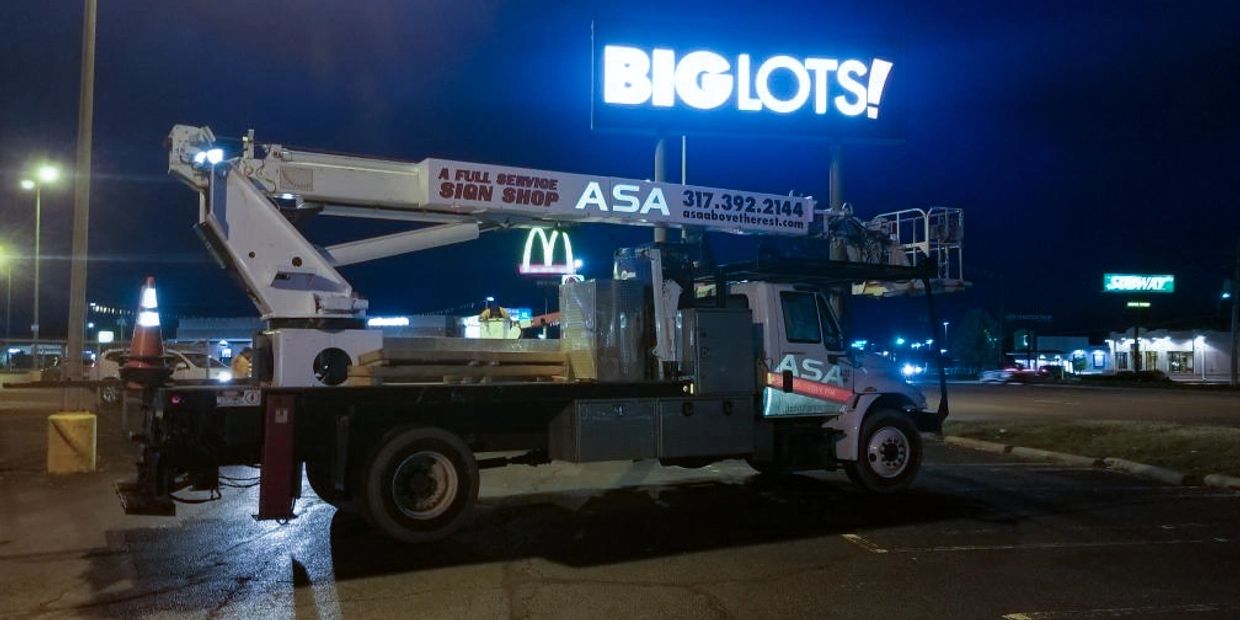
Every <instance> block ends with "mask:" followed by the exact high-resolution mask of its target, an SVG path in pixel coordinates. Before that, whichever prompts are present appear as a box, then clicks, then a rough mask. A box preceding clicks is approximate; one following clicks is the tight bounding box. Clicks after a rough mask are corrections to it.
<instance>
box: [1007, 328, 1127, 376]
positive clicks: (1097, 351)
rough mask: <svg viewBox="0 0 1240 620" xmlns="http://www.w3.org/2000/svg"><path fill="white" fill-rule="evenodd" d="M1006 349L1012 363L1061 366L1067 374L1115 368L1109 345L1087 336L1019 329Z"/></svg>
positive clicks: (1038, 367)
mask: <svg viewBox="0 0 1240 620" xmlns="http://www.w3.org/2000/svg"><path fill="white" fill-rule="evenodd" d="M1012 344H1013V345H1014V350H1012V351H1009V352H1007V354H1006V355H1007V357H1008V359H1009V360H1011V361H1012V362H1013V363H1016V364H1020V365H1021V366H1023V367H1025V368H1029V369H1031V370H1041V369H1043V368H1046V367H1054V368H1062V369H1063V372H1064V374H1069V375H1101V374H1107V373H1112V372H1115V365H1114V357H1113V355H1112V351H1111V347H1110V346H1109V345H1091V344H1089V338H1088V337H1086V336H1042V335H1039V336H1036V337H1033V338H1032V339H1030V338H1028V337H1027V336H1026V334H1022V333H1018V334H1017V335H1016V340H1015V341H1014V342H1013V343H1012Z"/></svg>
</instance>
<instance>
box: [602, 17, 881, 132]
mask: <svg viewBox="0 0 1240 620" xmlns="http://www.w3.org/2000/svg"><path fill="white" fill-rule="evenodd" d="M798 28H800V30H798ZM902 67H903V63H902V61H901V59H900V54H899V50H898V49H897V48H896V46H894V45H892V44H891V43H890V42H888V41H882V40H878V39H876V38H873V37H859V36H855V35H848V34H839V33H836V34H832V33H824V32H822V31H820V30H814V29H809V28H805V27H803V26H795V25H794V26H792V27H787V28H783V29H778V30H772V31H768V32H755V31H753V30H752V29H751V28H748V27H747V26H746V25H745V24H737V23H730V24H714V25H711V24H695V25H693V26H689V25H687V24H683V23H679V22H677V23H674V24H672V23H668V24H657V23H654V24H652V23H648V22H643V23H640V24H618V23H607V24H595V25H594V84H593V89H594V94H593V106H592V109H591V123H592V126H593V127H594V128H596V129H619V130H627V131H643V132H662V133H672V134H700V133H713V134H737V133H747V134H790V135H795V136H798V137H824V138H833V139H849V140H899V139H901V138H902V137H903V134H904V128H905V127H904V125H905V123H904V101H903V95H902V93H901V88H900V77H901V74H900V70H901V68H902Z"/></svg>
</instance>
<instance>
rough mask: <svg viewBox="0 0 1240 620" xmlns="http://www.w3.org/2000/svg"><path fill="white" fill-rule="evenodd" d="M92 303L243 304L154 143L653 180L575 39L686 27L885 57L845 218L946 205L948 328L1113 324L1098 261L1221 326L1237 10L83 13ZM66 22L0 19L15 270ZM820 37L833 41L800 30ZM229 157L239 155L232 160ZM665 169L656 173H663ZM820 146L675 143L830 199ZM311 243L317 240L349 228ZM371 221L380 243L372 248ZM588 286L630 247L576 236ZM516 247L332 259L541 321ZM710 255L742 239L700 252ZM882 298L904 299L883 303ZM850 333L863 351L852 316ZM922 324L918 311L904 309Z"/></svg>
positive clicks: (1235, 148)
mask: <svg viewBox="0 0 1240 620" xmlns="http://www.w3.org/2000/svg"><path fill="white" fill-rule="evenodd" d="M99 4H100V7H99V30H98V45H97V50H98V51H97V54H98V58H97V76H96V99H95V148H94V162H95V163H94V175H95V176H94V182H93V185H92V201H91V209H92V221H91V236H90V249H91V267H90V284H89V298H90V300H91V301H97V302H100V303H106V304H114V305H122V306H131V305H134V303H135V302H136V297H137V286H138V285H139V283H140V281H141V278H142V277H143V276H145V275H148V274H151V275H155V276H156V277H157V278H158V279H159V283H160V285H161V289H160V290H161V305H162V307H163V310H164V311H165V312H167V313H170V314H174V315H197V316H201V315H214V316H227V315H234V316H235V315H246V314H253V312H254V311H253V307H252V306H251V305H250V303H249V301H248V300H247V299H246V297H245V296H244V295H243V294H242V292H241V291H240V289H239V288H237V287H236V286H235V285H234V284H233V282H232V281H231V280H230V279H229V278H228V277H227V276H226V274H225V273H224V272H222V271H220V270H219V269H218V268H217V267H216V266H215V265H214V263H212V262H211V261H210V259H209V257H208V255H207V253H206V251H205V249H204V248H203V247H202V246H201V244H200V243H199V241H198V240H197V238H196V236H195V235H194V233H193V232H192V230H191V226H192V225H193V223H194V219H195V217H196V212H195V209H196V205H197V201H196V199H195V196H194V194H193V193H192V192H190V191H189V190H188V189H186V188H185V187H183V186H182V185H180V184H179V183H177V182H175V181H173V180H172V179H170V178H169V177H168V176H167V175H166V168H167V153H166V151H165V150H164V148H163V146H162V141H163V138H164V137H165V136H166V135H167V133H168V130H169V129H170V128H171V127H172V125H174V124H176V123H186V124H194V125H210V126H211V127H212V128H213V129H214V130H215V133H216V135H217V136H220V137H227V138H230V139H236V138H239V136H240V135H241V134H242V133H244V131H245V130H246V129H248V128H254V129H255V130H256V131H257V135H258V139H259V141H260V142H275V143H282V144H286V145H295V146H301V147H307V148H318V149H325V150H332V151H340V152H350V153H364V154H374V155H381V156H385V157H390V158H393V159H404V160H420V159H422V158H424V157H428V156H436V157H445V158H453V159H461V160H466V161H479V162H489V163H499V164H508V165H516V166H528V167H533V168H545V169H551V170H563V171H570V172H586V173H598V174H607V175H614V176H623V177H633V178H648V177H650V176H651V175H652V172H651V167H652V163H651V159H652V150H653V144H654V140H653V138H651V137H649V136H643V135H635V134H624V133H602V132H595V131H592V130H591V128H590V118H589V114H590V108H589V106H590V88H591V86H590V68H591V58H590V49H591V47H590V46H591V43H590V23H591V21H592V20H595V19H598V20H617V19H623V20H629V21H642V20H650V21H651V22H657V23H659V24H662V25H664V26H668V25H671V26H676V25H678V24H680V23H683V24H685V28H692V27H693V26H692V24H695V23H698V21H699V20H702V19H704V18H707V17H708V18H710V19H711V20H714V21H713V22H712V23H715V24H719V23H722V24H726V25H727V26H726V28H723V29H721V30H720V31H718V32H715V33H713V34H712V35H710V36H713V37H716V38H718V40H721V41H728V42H729V43H730V44H732V45H735V46H739V47H743V45H744V43H743V42H744V41H746V40H748V39H751V38H752V39H753V40H763V41H767V42H769V41H770V40H772V37H778V33H780V32H781V30H782V29H787V28H793V27H795V28H800V29H806V28H808V29H811V30H814V31H817V30H821V31H822V32H824V33H828V32H837V33H850V32H864V33H872V34H877V35H880V36H885V37H895V38H898V39H899V40H901V41H902V42H903V48H904V59H903V63H902V66H900V67H899V68H898V70H897V71H898V74H896V75H897V77H898V78H899V79H901V80H904V81H903V82H901V85H902V87H903V88H904V89H905V91H904V94H905V96H906V98H907V99H906V105H907V110H906V115H907V124H908V127H907V134H906V139H905V140H904V141H902V142H900V143H897V144H881V145H880V144H868V145H867V144H861V145H848V146H847V147H846V152H845V155H846V159H845V166H844V172H845V197H846V199H847V200H848V201H849V202H851V203H852V204H853V205H854V206H855V208H856V209H857V211H858V212H859V213H860V214H877V213H880V212H883V211H891V210H895V209H900V208H909V207H927V206H930V205H946V206H957V207H962V208H964V209H965V218H966V222H967V225H966V242H965V243H966V245H965V274H966V276H967V277H968V279H970V280H972V281H973V283H974V286H973V288H972V290H970V291H969V292H967V293H963V294H958V295H954V296H952V298H951V299H949V300H945V303H946V308H945V318H947V319H958V318H959V316H960V315H961V314H962V313H963V312H964V311H965V310H966V309H968V308H970V307H974V306H981V307H984V308H986V309H987V310H988V311H990V312H991V314H997V313H998V312H999V311H1000V308H1002V309H1003V311H1005V312H1009V313H1024V314H1031V313H1038V314H1052V315H1054V317H1055V323H1054V325H1053V326H1048V329H1053V330H1058V331H1060V332H1065V333H1067V332H1076V333H1084V332H1086V331H1089V330H1106V329H1119V328H1121V327H1122V326H1123V323H1124V317H1123V315H1122V313H1120V312H1119V310H1118V308H1119V307H1120V306H1121V305H1122V302H1121V301H1120V300H1118V299H1115V298H1107V297H1105V296H1103V295H1101V294H1100V293H1099V290H1100V288H1101V275H1102V273H1103V272H1104V271H1132V272H1151V273H1174V274H1176V276H1177V279H1178V282H1177V292H1176V293H1175V295H1173V296H1166V298H1165V299H1164V298H1158V299H1155V300H1154V301H1156V302H1158V303H1156V306H1155V308H1154V310H1153V312H1152V314H1151V317H1150V318H1151V321H1152V322H1153V323H1158V322H1162V323H1163V324H1167V325H1182V326H1185V327H1189V326H1199V327H1205V326H1207V325H1208V324H1209V323H1211V322H1212V321H1214V320H1215V318H1216V317H1217V316H1219V315H1218V313H1219V311H1220V306H1219V303H1218V301H1217V300H1218V296H1219V290H1220V287H1221V284H1222V281H1223V279H1224V278H1225V277H1227V274H1228V269H1229V264H1230V261H1231V257H1232V253H1233V251H1234V247H1235V243H1236V237H1237V235H1240V198H1238V197H1240V123H1238V122H1237V120H1236V115H1237V112H1238V111H1240V3H1236V2H1234V1H1220V2H1208V1H1192V2H1145V1H1122V2H1121V1H1115V2H1097V3H1082V2H1078V1H1072V2H1046V1H1038V2H1027V3H1002V4H998V3H993V2H984V3H983V2H978V3H945V4H940V3H924V2H910V3H896V4H889V3H856V4H844V3H830V2H812V3H755V2H743V3H729V2H703V3H686V4H678V5H675V7H674V8H670V7H669V3H664V2H657V3H647V2H626V3H623V8H620V7H618V6H616V5H618V4H619V3H609V2H574V3H562V4H561V3H553V2H535V1H525V2H478V1H471V0H453V1H452V2H443V1H434V2H427V1H417V2H413V1H409V0H367V1H365V2H327V1H310V2H307V1H305V0H299V1H292V0H280V1H274V0H273V1H266V2H253V1H250V0H216V1H212V2H140V1H137V0H132V1H121V0H101V1H100V3H99ZM81 11H82V7H81V3H80V2H77V1H71V0H54V1H51V2H48V1H46V0H5V1H4V2H3V3H0V41H3V42H4V43H3V48H2V53H0V84H3V87H0V138H2V140H0V223H2V225H0V240H3V242H4V243H5V245H6V246H9V247H14V248H15V249H16V251H19V252H25V253H27V254H29V253H30V252H31V251H32V237H33V228H34V221H33V220H34V214H33V211H34V209H33V197H32V196H31V195H30V194H27V193H23V192H21V191H20V190H19V189H18V181H19V179H20V178H21V177H22V176H23V175H24V174H26V172H25V171H26V170H27V169H28V163H30V162H33V161H36V160H38V159H40V158H43V157H47V158H51V159H54V160H56V161H58V162H61V163H62V164H64V165H66V166H68V165H71V164H72V162H73V158H74V140H75V136H76V131H77V128H76V123H77V100H78V77H79V73H78V72H79V54H80V41H81ZM822 36H823V37H824V40H827V39H826V38H828V37H829V36H830V35H829V34H823V35H822ZM233 144H236V143H235V142H234V143H233ZM669 154H670V155H671V157H672V158H673V161H674V162H675V163H674V164H673V168H674V171H673V173H672V175H673V176H672V178H675V175H676V174H677V173H678V168H679V166H678V163H679V161H678V159H679V158H678V153H677V152H676V151H675V150H672V151H671V152H670V153H669ZM827 166H828V146H827V145H826V144H825V143H823V142H821V141H815V140H790V139H783V138H767V137H743V136H728V135H717V136H711V137H698V136H691V137H690V138H689V159H688V171H689V172H688V176H689V181H690V182H692V183H697V184H703V185H715V186H720V187H728V188H737V189H747V190H755V191H770V192H777V193H786V192H788V191H789V190H796V191H798V192H802V193H806V194H812V195H815V196H817V197H819V198H824V199H825V196H826V191H827V189H826V185H827V181H826V172H827ZM71 208H72V190H71V186H70V185H69V184H68V183H64V184H63V185H62V187H61V188H60V189H49V190H47V191H45V193H44V220H43V223H44V229H43V235H44V237H43V243H44V248H45V253H46V254H47V255H48V256H49V257H50V260H48V261H47V262H46V263H45V270H44V273H45V276H44V282H43V295H44V297H43V307H44V311H43V312H44V313H45V314H44V318H43V325H44V333H45V334H47V335H56V334H63V332H64V322H65V318H64V317H65V315H66V314H67V308H66V307H65V306H66V305H67V289H68V270H69V268H68V262H67V260H66V259H65V257H66V255H67V254H68V252H69V247H70V219H71V218H70V212H71ZM341 222H342V220H339V219H332V220H330V221H329V222H324V223H314V224H312V225H311V226H310V228H309V230H310V232H311V233H312V236H313V237H314V238H315V240H316V241H319V242H324V243H330V242H337V241H341V240H344V239H347V238H352V237H356V236H359V235H361V234H364V233H367V232H374V231H376V230H379V228H377V227H375V226H374V225H357V226H342V225H341ZM382 230H388V229H387V228H383V229H382ZM574 234H575V235H576V239H577V240H576V241H575V243H574V246H575V249H577V250H578V252H579V253H580V254H584V258H585V261H586V271H587V273H588V274H589V275H606V274H608V273H609V272H610V255H611V251H612V250H613V249H614V248H615V247H616V246H620V245H628V244H636V243H640V242H643V241H646V240H648V239H649V236H650V232H649V230H648V229H642V228H631V227H611V226H593V227H584V228H580V229H578V230H577V231H576V232H575V233H574ZM522 240H523V235H522V234H521V233H519V232H505V233H497V234H493V235H488V236H484V238H483V239H482V240H480V241H478V242H474V243H472V244H466V245H462V246H456V247H451V248H444V249H439V250H434V251H430V252H425V253H421V254H416V255H412V256H406V257H400V258H392V259H386V260H381V261H377V262H374V263H370V264H366V265H359V266H354V267H346V268H344V269H343V270H342V271H343V273H344V274H345V275H346V277H348V278H350V279H351V281H352V282H353V284H354V286H355V287H356V289H357V290H358V291H360V292H361V293H362V294H364V295H365V296H367V297H369V298H370V300H371V307H372V314H381V313H412V312H419V311H428V310H436V309H442V308H447V307H451V306H456V305H458V304H464V303H468V302H471V301H474V300H478V299H481V298H482V297H484V296H485V295H488V294H493V295H496V296H497V297H499V300H500V301H501V302H503V303H505V304H508V305H532V306H536V307H539V309H541V305H542V299H543V293H542V292H541V291H540V290H538V289H536V288H534V287H533V286H531V285H530V283H529V282H527V281H522V280H520V279H519V277H518V276H517V275H516V274H515V267H516V262H517V258H518V253H519V249H520V247H519V246H520V244H521V243H522ZM719 245H720V247H722V248H723V251H724V253H725V258H740V257H741V256H742V255H743V254H744V252H745V251H746V250H747V249H750V248H751V247H752V245H751V244H747V243H745V242H743V241H742V242H737V241H734V240H732V241H725V240H720V244H719ZM29 276H30V273H29V262H28V261H27V262H23V263H20V264H18V265H17V266H16V267H15V269H14V274H13V291H14V293H13V305H14V320H13V323H14V325H15V326H21V328H18V329H14V335H25V330H24V328H25V326H26V325H28V324H29V308H30V285H29ZM898 303H905V302H898ZM858 307H859V309H861V310H862V312H861V313H860V314H862V316H860V317H859V318H858V325H857V328H858V334H859V335H867V334H868V335H870V337H873V338H880V337H885V336H887V335H889V334H890V333H891V330H892V329H900V328H901V326H900V325H897V326H896V327H894V328H892V327H890V326H888V325H885V324H883V323H882V322H881V321H880V320H879V317H885V316H886V314H885V311H883V310H880V309H878V306H876V305H874V304H861V305H859V306H858ZM915 307H916V308H917V309H918V310H920V308H921V306H920V305H917V306H915Z"/></svg>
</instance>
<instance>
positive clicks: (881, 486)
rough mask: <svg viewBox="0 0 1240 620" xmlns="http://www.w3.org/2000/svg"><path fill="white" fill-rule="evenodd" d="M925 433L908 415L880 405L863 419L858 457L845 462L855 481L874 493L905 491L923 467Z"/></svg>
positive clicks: (850, 477) (849, 477)
mask: <svg viewBox="0 0 1240 620" xmlns="http://www.w3.org/2000/svg"><path fill="white" fill-rule="evenodd" d="M921 451H922V447H921V435H920V434H918V432H917V427H916V426H915V425H914V424H913V421H912V420H909V419H908V417H907V416H904V415H902V414H901V413H899V412H897V411H892V410H889V409H880V410H878V411H875V412H873V413H871V414H870V415H868V416H866V418H865V421H864V422H862V423H861V443H860V445H859V446H858V450H857V460H856V461H850V462H846V463H844V472H845V473H847V474H848V479H849V480H852V482H853V484H856V485H857V486H859V487H861V488H862V489H864V490H866V491H869V492H872V493H895V492H897V491H902V490H904V489H906V488H908V486H909V485H910V484H912V483H913V479H914V478H916V477H917V472H918V470H919V469H921Z"/></svg>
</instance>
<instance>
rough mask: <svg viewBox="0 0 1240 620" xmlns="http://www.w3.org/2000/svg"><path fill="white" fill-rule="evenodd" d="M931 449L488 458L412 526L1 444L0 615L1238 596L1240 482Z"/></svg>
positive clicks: (891, 607)
mask: <svg viewBox="0 0 1240 620" xmlns="http://www.w3.org/2000/svg"><path fill="white" fill-rule="evenodd" d="M32 415H33V414H32ZM4 416H5V417H4V418H3V420H0V422H3V423H5V425H6V426H5V429H6V430H5V431H4V432H5V433H8V434H9V435H10V436H11V437H19V438H20V437H24V436H25V435H18V434H14V433H15V431H14V430H13V429H14V426H15V425H14V424H13V421H14V420H18V419H19V418H17V417H15V416H16V414H14V413H5V414H4ZM32 419H33V418H32ZM33 420H34V422H37V421H38V419H33ZM28 423H32V422H30V421H28ZM17 426H20V425H17ZM30 434H33V431H32V432H31V433H30ZM105 443H106V445H107V446H108V450H109V451H113V452H114V451H115V450H117V449H118V448H117V447H116V445H115V444H114V443H112V441H111V440H110V439H109V440H107V441H105ZM10 445H11V444H10ZM927 460H928V462H927V464H926V468H925V471H924V473H923V476H922V477H921V479H920V480H919V482H918V484H917V485H916V486H915V488H914V489H913V490H912V491H911V492H909V493H906V494H902V495H899V496H892V497H876V496H867V495H862V494H859V493H857V492H854V491H853V490H851V488H850V487H849V486H848V485H847V483H846V482H845V481H844V478H843V476H841V475H838V474H822V475H817V476H812V477H811V476H795V477H790V478H785V479H769V478H766V477H763V476H757V475H755V474H754V473H753V472H752V471H751V470H750V469H749V468H748V467H746V466H745V465H744V464H742V463H739V462H725V463H721V464H718V465H715V466H711V467H709V468H705V469H701V470H688V469H680V468H664V467H660V466H658V465H657V464H655V463H653V462H639V463H606V464H599V465H591V466H580V465H571V464H554V465H549V466H541V467H536V468H530V467H523V466H516V467H510V468H506V469H500V470H488V471H485V472H484V473H483V492H482V498H481V500H480V506H479V509H478V511H477V517H476V519H475V520H474V522H473V523H472V524H471V525H470V526H469V527H467V528H466V529H464V530H462V531H461V532H459V533H458V534H457V535H456V536H454V537H453V538H451V539H449V540H446V541H443V542H440V543H435V544H429V545H420V546H408V545H402V544H398V543H394V542H392V541H390V540H387V539H385V538H383V537H380V536H378V535H375V534H372V533H370V532H369V531H367V530H366V528H365V527H364V526H363V525H362V524H361V523H360V522H359V520H358V519H356V518H355V517H352V516H350V515H348V514H345V513H340V512H337V511H336V510H335V509H333V508H332V507H331V506H329V505H327V504H325V503H323V502H321V501H319V500H318V499H317V498H315V497H314V496H313V494H312V492H311V491H310V490H309V488H308V487H307V488H306V489H305V490H304V494H305V496H304V497H303V499H302V500H301V501H300V502H299V503H298V509H297V510H298V516H297V518H296V519H294V520H293V521H291V522H289V523H286V524H281V523H274V522H256V521H254V520H253V519H252V518H251V517H250V515H251V514H252V513H253V512H254V511H255V508H256V506H257V500H256V495H257V493H256V489H254V488H248V489H225V490H224V496H223V499H221V500H219V501H215V502H210V503H206V504H201V505H185V506H181V508H180V514H179V516H178V517H176V518H174V519H169V518H158V517H129V516H125V515H123V514H122V513H121V511H120V508H119V505H118V503H117V501H116V498H115V496H114V495H113V494H112V491H111V487H110V484H111V482H112V481H113V480H115V479H118V478H122V477H127V476H128V475H129V474H130V471H129V469H128V467H127V465H126V463H125V461H126V458H125V457H123V456H121V455H119V454H115V455H113V456H108V457H107V458H103V459H102V460H101V463H102V464H103V467H104V470H103V471H101V472H99V473H96V474H89V475H81V476H69V477H57V478H51V477H48V476H46V475H44V474H42V473H39V472H38V471H37V468H31V467H27V466H26V465H24V464H22V465H18V466H9V467H7V468H0V497H2V498H3V504H2V506H0V617H4V618H8V617H30V616H34V617H52V618H57V617H169V618H186V617H189V618H201V617H229V618H231V617H236V618H267V617H274V618H292V617H311V618H336V617H353V618H384V617H393V618H493V617H500V618H509V617H519V618H527V617H528V618H542V617H552V618H584V617H616V618H621V617H623V618H630V617H646V618H663V617H666V618H751V617H770V618H790V617H795V618H800V617H813V618H832V617H839V618H868V617H880V616H881V617H890V618H945V617H953V618H1013V619H1016V618H1040V619H1047V618H1073V619H1076V618H1115V617H1160V618H1183V617H1191V618H1198V617H1200V618H1232V617H1238V616H1240V587H1238V586H1240V577H1237V575H1240V493H1231V492H1221V491H1217V490H1210V489H1201V488H1185V487H1170V486H1162V485H1158V484H1155V483H1151V482H1146V481H1143V480H1140V479H1136V478H1131V477H1127V476H1124V475H1122V474H1118V473H1114V472H1109V471H1104V470H1095V469H1084V468H1074V467H1065V466H1061V465H1049V464H1039V463H1028V462H1022V461H1019V460H1015V459H1011V458H1008V457H1000V456H996V455H989V454H982V453H976V452H970V451H967V450H961V449H957V448H949V447H947V446H944V445H942V444H939V443H932V444H931V445H930V446H929V453H928V455H927ZM18 461H20V459H18ZM18 461H12V460H11V461H9V462H10V463H15V462H18ZM228 473H229V474H230V475H231V476H233V477H234V478H238V479H244V478H248V477H253V476H255V475H256V472H255V470H252V469H248V468H230V470H229V472H228ZM238 484H244V482H243V481H242V482H238Z"/></svg>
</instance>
